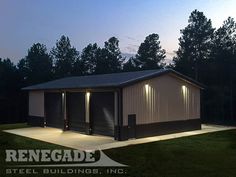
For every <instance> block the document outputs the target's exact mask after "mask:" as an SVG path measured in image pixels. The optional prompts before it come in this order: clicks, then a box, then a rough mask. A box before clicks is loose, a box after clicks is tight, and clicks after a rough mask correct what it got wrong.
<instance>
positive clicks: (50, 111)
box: [45, 93, 64, 129]
mask: <svg viewBox="0 0 236 177" xmlns="http://www.w3.org/2000/svg"><path fill="white" fill-rule="evenodd" d="M45 114H46V123H47V126H49V127H56V128H61V129H63V127H64V120H63V116H62V95H61V93H45Z"/></svg>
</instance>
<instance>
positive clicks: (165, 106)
mask: <svg viewBox="0 0 236 177" xmlns="http://www.w3.org/2000/svg"><path fill="white" fill-rule="evenodd" d="M201 89H202V86H201V84H199V83H197V82H196V81H194V80H192V79H190V78H188V77H186V76H184V75H182V74H180V73H178V72H176V71H174V70H170V69H163V70H146V71H137V72H124V73H114V74H103V75H90V76H81V77H67V78H63V79H58V80H54V81H50V82H46V83H42V84H38V85H33V86H29V87H25V88H23V90H27V91H29V119H28V123H29V124H30V125H34V126H50V127H56V128H61V129H63V130H75V131H78V132H82V133H86V134H91V135H92V134H99V135H106V136H112V137H114V138H115V139H116V140H127V139H130V138H140V137H147V136H153V135H160V134H168V133H173V132H181V131H187V130H195V129H200V128H201V121H200V91H201Z"/></svg>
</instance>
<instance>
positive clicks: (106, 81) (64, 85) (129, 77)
mask: <svg viewBox="0 0 236 177" xmlns="http://www.w3.org/2000/svg"><path fill="white" fill-rule="evenodd" d="M167 73H173V74H175V75H177V76H178V77H180V78H181V79H184V80H186V81H188V82H190V83H193V84H194V85H196V86H197V87H199V88H203V86H202V85H201V84H200V83H198V82H196V81H194V80H192V79H191V78H189V77H187V76H184V75H182V74H180V73H178V72H176V71H174V70H172V69H160V70H144V71H135V72H123V73H113V74H100V75H88V76H74V77H66V78H62V79H57V80H53V81H49V82H45V83H41V84H37V85H32V86H29V87H24V88H22V90H48V89H76V88H79V89H91V88H104V87H125V86H127V85H130V84H133V83H136V82H139V81H142V80H146V79H150V78H153V77H157V76H160V75H163V74H167Z"/></svg>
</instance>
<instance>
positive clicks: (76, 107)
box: [66, 92, 85, 132]
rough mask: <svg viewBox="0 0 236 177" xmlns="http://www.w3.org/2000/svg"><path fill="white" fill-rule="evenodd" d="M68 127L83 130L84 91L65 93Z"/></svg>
mask: <svg viewBox="0 0 236 177" xmlns="http://www.w3.org/2000/svg"><path fill="white" fill-rule="evenodd" d="M66 98H67V115H68V121H69V129H70V130H76V131H80V132H85V93H82V92H76V93H75V92H73V93H67V97H66Z"/></svg>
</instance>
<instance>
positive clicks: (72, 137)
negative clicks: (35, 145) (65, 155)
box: [4, 124, 236, 150]
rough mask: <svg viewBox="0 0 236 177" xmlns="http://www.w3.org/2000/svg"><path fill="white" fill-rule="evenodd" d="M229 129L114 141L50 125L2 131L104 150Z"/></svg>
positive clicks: (209, 127)
mask: <svg viewBox="0 0 236 177" xmlns="http://www.w3.org/2000/svg"><path fill="white" fill-rule="evenodd" d="M231 129H236V127H230V126H219V125H205V124H203V125H202V129H201V130H195V131H188V132H181V133H173V134H168V135H161V136H153V137H147V138H140V139H132V140H128V141H115V140H114V139H113V138H112V137H106V136H100V135H99V136H96V135H84V134H80V133H78V132H73V131H62V130H60V129H56V128H50V127H46V128H42V127H30V128H21V129H12V130H4V131H5V132H8V133H12V134H16V135H20V136H25V137H29V138H33V139H37V140H41V141H45V142H49V143H53V144H58V145H61V146H65V147H70V148H74V149H80V150H89V149H90V150H91V149H100V150H105V149H111V148H118V147H124V146H129V145H135V144H142V143H150V142H155V141H162V140H168V139H174V138H180V137H186V136H193V135H199V134H204V133H210V132H216V131H224V130H231Z"/></svg>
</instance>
